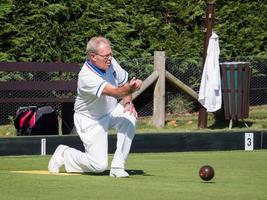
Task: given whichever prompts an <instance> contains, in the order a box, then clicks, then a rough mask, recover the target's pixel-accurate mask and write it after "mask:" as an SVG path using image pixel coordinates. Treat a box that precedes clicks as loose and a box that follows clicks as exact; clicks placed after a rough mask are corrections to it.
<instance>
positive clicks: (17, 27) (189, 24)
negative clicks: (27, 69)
mask: <svg viewBox="0 0 267 200" xmlns="http://www.w3.org/2000/svg"><path fill="white" fill-rule="evenodd" d="M215 3H216V4H215V5H216V10H215V13H216V20H215V30H216V32H217V33H218V35H219V38H220V47H221V55H222V56H224V57H232V56H242V55H243V56H244V55H245V56H248V55H250V56H261V57H265V58H266V57H267V53H266V52H267V51H266V37H267V32H266V30H267V25H266V24H267V22H266V18H267V14H266V12H267V4H266V1H260V0H258V1H251V0H250V1H241V0H238V1H226V0H217V1H216V2H215ZM206 5H207V4H206V1H204V0H192V1H187V0H179V1H177V0H166V1H161V0H153V1H151V0H132V1H131V0H101V1H100V0H89V1H88V0H76V1H70V0H35V1H29V0H28V1H27V0H1V5H0V61H39V62H55V61H60V62H83V60H84V59H85V47H86V42H87V41H88V39H89V38H90V37H92V36H95V35H104V36H106V37H108V38H109V39H110V40H111V42H112V44H113V49H114V54H115V55H116V57H118V58H119V59H121V60H122V59H131V58H140V57H147V56H151V55H153V52H154V51H156V50H164V51H166V54H167V55H168V56H171V57H185V58H190V57H202V51H203V33H202V26H203V17H204V14H205V9H206Z"/></svg>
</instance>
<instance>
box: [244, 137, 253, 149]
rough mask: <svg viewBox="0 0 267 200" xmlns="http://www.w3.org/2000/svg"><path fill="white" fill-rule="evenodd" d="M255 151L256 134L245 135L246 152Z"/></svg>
mask: <svg viewBox="0 0 267 200" xmlns="http://www.w3.org/2000/svg"><path fill="white" fill-rule="evenodd" d="M253 150H254V133H245V151H253Z"/></svg>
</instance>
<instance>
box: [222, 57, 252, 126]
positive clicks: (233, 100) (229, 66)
mask: <svg viewBox="0 0 267 200" xmlns="http://www.w3.org/2000/svg"><path fill="white" fill-rule="evenodd" d="M220 69H221V76H222V81H221V82H222V96H223V108H224V117H225V119H226V120H230V125H229V128H232V122H233V120H234V121H238V120H240V119H241V120H242V121H243V119H244V118H248V117H249V94H250V80H251V71H252V70H251V66H250V63H248V62H223V63H220Z"/></svg>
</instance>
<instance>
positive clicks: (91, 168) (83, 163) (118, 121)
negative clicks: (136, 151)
mask: <svg viewBox="0 0 267 200" xmlns="http://www.w3.org/2000/svg"><path fill="white" fill-rule="evenodd" d="M135 122H136V119H135V117H134V116H133V115H130V114H129V112H126V113H124V107H123V106H122V105H121V104H118V105H117V106H116V108H115V109H114V110H113V112H112V113H110V114H109V115H107V116H104V117H102V118H101V119H98V120H93V119H90V118H88V117H86V116H84V115H81V114H77V113H75V114H74V124H75V128H76V131H77V133H78V135H79V136H80V138H81V140H82V142H83V145H84V148H85V152H81V151H79V150H77V149H74V148H67V149H66V150H65V152H64V159H65V160H64V161H65V169H66V171H67V172H95V173H97V172H103V171H104V170H106V169H107V168H108V130H109V128H115V129H116V130H117V144H116V145H117V146H116V151H115V154H114V157H113V160H112V162H111V168H123V169H124V167H125V162H126V160H127V157H128V154H129V152H130V148H131V144H132V140H133V138H134V135H135Z"/></svg>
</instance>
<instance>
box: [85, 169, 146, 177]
mask: <svg viewBox="0 0 267 200" xmlns="http://www.w3.org/2000/svg"><path fill="white" fill-rule="evenodd" d="M125 171H126V172H127V173H128V174H129V175H130V176H136V175H143V176H151V175H150V174H147V173H145V172H144V171H143V170H138V169H128V170H125ZM109 173H110V170H105V171H104V172H102V173H93V172H86V173H83V174H82V175H91V176H109Z"/></svg>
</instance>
